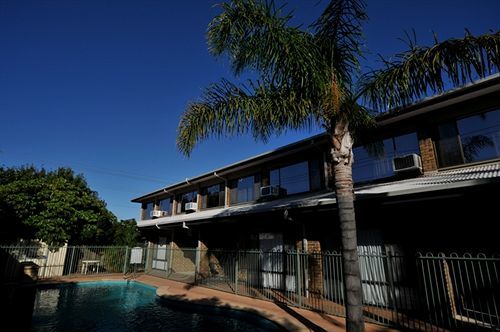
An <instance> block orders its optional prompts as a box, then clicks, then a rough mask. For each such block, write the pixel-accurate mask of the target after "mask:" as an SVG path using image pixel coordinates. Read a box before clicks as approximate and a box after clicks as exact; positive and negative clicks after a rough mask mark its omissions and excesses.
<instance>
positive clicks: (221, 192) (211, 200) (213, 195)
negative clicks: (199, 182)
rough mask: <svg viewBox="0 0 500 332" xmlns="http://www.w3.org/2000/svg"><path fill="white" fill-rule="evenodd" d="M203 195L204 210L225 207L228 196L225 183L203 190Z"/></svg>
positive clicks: (202, 204) (202, 205)
mask: <svg viewBox="0 0 500 332" xmlns="http://www.w3.org/2000/svg"><path fill="white" fill-rule="evenodd" d="M201 194H202V201H201V207H202V209H206V208H213V207H217V206H224V202H225V196H226V195H225V194H226V191H225V188H224V183H219V184H216V185H213V186H210V187H206V188H203V189H202V191H201Z"/></svg>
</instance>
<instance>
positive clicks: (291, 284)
mask: <svg viewBox="0 0 500 332" xmlns="http://www.w3.org/2000/svg"><path fill="white" fill-rule="evenodd" d="M259 249H260V250H261V251H262V254H261V280H262V286H263V287H267V288H274V289H283V283H285V285H286V289H287V290H289V291H294V290H295V278H294V276H291V275H286V271H285V270H286V266H285V258H284V255H286V252H285V250H286V249H287V248H286V246H285V245H284V244H283V234H281V233H259Z"/></svg>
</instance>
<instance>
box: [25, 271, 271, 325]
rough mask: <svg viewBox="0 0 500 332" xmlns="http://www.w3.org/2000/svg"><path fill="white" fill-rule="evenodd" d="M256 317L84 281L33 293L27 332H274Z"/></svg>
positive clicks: (129, 285) (131, 285)
mask: <svg viewBox="0 0 500 332" xmlns="http://www.w3.org/2000/svg"><path fill="white" fill-rule="evenodd" d="M279 330H280V328H279V327H278V326H277V325H276V324H274V323H272V322H271V321H268V320H266V319H264V318H262V317H260V316H257V315H254V314H251V313H245V312H242V311H236V310H228V309H220V308H219V309H217V308H215V307H214V308H213V309H211V308H210V307H208V306H200V305H195V304H184V305H181V306H177V305H172V302H167V301H163V300H162V299H161V298H160V297H158V296H156V289H155V288H154V287H150V286H146V285H144V284H141V283H137V282H133V281H128V282H126V281H116V282H85V283H75V284H65V285H60V286H57V287H51V288H42V289H39V290H38V292H37V296H36V300H35V307H34V311H33V319H32V331H85V332H89V331H102V332H109V331H154V332H157V331H279Z"/></svg>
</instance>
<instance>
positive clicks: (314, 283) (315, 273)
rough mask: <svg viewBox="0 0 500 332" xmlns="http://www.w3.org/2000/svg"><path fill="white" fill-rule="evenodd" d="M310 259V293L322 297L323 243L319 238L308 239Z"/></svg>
mask: <svg viewBox="0 0 500 332" xmlns="http://www.w3.org/2000/svg"><path fill="white" fill-rule="evenodd" d="M307 251H308V261H309V294H311V296H312V297H321V296H322V294H323V255H322V254H321V244H320V242H319V241H317V240H308V241H307Z"/></svg>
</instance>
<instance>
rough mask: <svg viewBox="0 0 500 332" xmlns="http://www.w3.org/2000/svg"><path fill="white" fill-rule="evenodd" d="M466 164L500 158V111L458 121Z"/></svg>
mask: <svg viewBox="0 0 500 332" xmlns="http://www.w3.org/2000/svg"><path fill="white" fill-rule="evenodd" d="M457 127H458V132H459V134H460V141H461V144H462V151H463V156H464V160H465V162H466V163H472V162H476V161H482V160H488V159H494V158H498V157H500V110H496V111H491V112H487V113H483V114H479V115H475V116H471V117H468V118H465V119H462V120H458V121H457Z"/></svg>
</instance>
